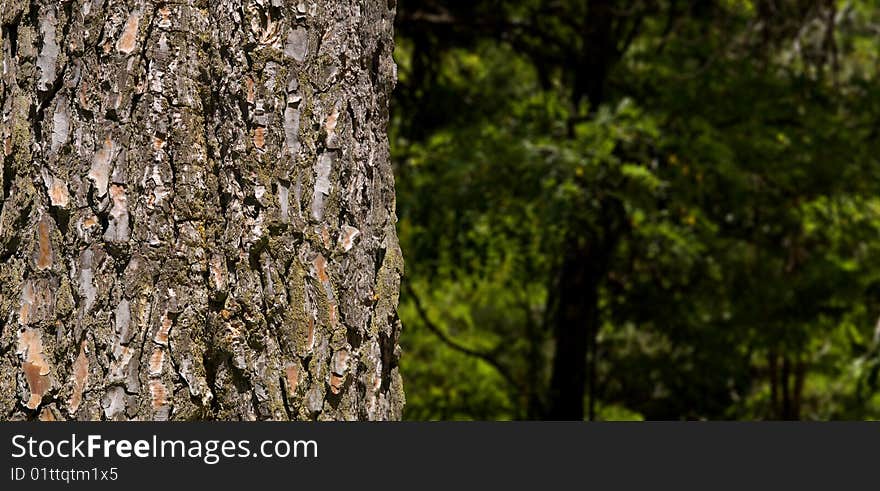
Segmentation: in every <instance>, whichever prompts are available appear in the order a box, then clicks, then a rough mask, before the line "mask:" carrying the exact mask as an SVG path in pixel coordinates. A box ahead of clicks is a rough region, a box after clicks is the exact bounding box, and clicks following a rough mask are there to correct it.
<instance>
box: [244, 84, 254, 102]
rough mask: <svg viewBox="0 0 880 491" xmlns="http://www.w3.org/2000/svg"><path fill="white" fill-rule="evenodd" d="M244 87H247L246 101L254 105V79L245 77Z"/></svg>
mask: <svg viewBox="0 0 880 491" xmlns="http://www.w3.org/2000/svg"><path fill="white" fill-rule="evenodd" d="M244 84H245V87H247V96H246V97H247V101H248V104H253V103H254V79H252V78H250V77H247V78H245V79H244Z"/></svg>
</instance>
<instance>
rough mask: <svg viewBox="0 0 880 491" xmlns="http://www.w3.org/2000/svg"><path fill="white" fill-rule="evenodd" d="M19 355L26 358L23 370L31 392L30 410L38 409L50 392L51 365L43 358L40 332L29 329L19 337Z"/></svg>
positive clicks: (22, 364)
mask: <svg viewBox="0 0 880 491" xmlns="http://www.w3.org/2000/svg"><path fill="white" fill-rule="evenodd" d="M18 354H19V355H21V356H22V357H23V358H24V361H23V362H22V363H21V368H22V370H24V376H25V379H26V380H27V384H28V388H29V389H30V391H31V395H30V398H29V399H28V401H27V407H28V408H29V409H36V408H37V406H39V405H40V402H41V401H42V400H43V395H45V394H46V392H47V391H48V390H49V385H50V382H49V363H47V362H46V359H45V358H43V341H42V339H40V332H39V331H37V330H35V329H27V330H25V331H24V332H22V333H21V334H19V336H18Z"/></svg>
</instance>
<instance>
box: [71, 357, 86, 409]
mask: <svg viewBox="0 0 880 491" xmlns="http://www.w3.org/2000/svg"><path fill="white" fill-rule="evenodd" d="M88 378H89V357H88V356H86V342H85V341H83V342H82V343H81V344H80V345H79V356H77V357H76V361H75V362H73V393H72V394H71V395H70V401H69V404H70V412H71V413H75V412H76V410H77V409H79V405H80V404H81V403H82V394H83V390H85V388H86V382H87V381H88Z"/></svg>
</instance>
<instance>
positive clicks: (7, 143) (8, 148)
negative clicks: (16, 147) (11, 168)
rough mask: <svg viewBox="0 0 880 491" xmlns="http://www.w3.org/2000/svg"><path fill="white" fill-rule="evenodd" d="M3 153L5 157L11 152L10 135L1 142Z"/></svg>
mask: <svg viewBox="0 0 880 491" xmlns="http://www.w3.org/2000/svg"><path fill="white" fill-rule="evenodd" d="M3 154H4V155H6V156H7V157H8V156H9V155H11V154H12V137H11V136H7V137H6V141H4V142H3Z"/></svg>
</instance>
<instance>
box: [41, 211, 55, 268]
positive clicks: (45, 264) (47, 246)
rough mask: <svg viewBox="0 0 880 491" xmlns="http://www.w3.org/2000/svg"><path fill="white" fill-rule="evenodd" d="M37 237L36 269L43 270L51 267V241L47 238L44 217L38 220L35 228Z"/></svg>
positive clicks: (45, 219)
mask: <svg viewBox="0 0 880 491" xmlns="http://www.w3.org/2000/svg"><path fill="white" fill-rule="evenodd" d="M37 235H38V236H39V239H40V240H39V242H40V246H39V254H38V255H37V269H40V270H44V269H49V268H51V267H52V241H51V240H50V237H49V222H48V218H47V217H46V216H43V218H42V219H41V220H40V224H39V226H38V227H37Z"/></svg>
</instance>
